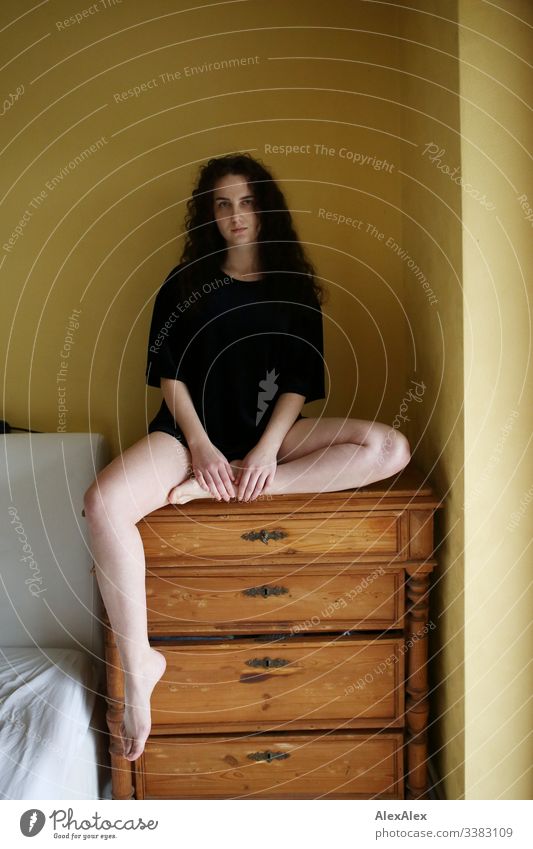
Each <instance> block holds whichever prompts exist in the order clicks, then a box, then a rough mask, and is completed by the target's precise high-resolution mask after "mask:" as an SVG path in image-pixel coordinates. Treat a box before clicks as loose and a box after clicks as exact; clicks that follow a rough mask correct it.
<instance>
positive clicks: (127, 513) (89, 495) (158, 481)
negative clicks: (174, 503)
mask: <svg viewBox="0 0 533 849" xmlns="http://www.w3.org/2000/svg"><path fill="white" fill-rule="evenodd" d="M190 462H191V454H190V451H189V449H188V448H187V447H186V446H185V445H182V443H181V442H179V441H178V440H177V439H176V438H175V437H173V436H171V435H170V434H168V433H164V432H162V431H153V432H152V433H149V434H148V435H147V436H145V437H143V439H140V440H139V441H138V442H135V443H134V444H133V445H131V446H130V447H129V448H127V449H126V450H125V451H124V452H123V453H122V454H119V456H118V457H115V458H114V460H112V461H111V463H109V465H107V466H106V467H105V468H104V469H102V471H101V472H99V474H98V475H97V477H96V479H95V481H94V483H93V484H92V485H91V486H90V487H89V489H88V490H87V492H86V493H85V514H86V515H89V514H92V515H93V516H95V515H97V516H101V515H102V511H105V513H106V514H109V518H111V516H112V515H115V514H116V513H117V512H118V513H119V514H120V516H121V518H127V519H128V520H130V521H134V522H135V523H137V522H138V521H140V519H142V518H143V517H144V516H146V515H147V514H148V513H151V512H152V510H157V509H158V508H159V507H162V506H163V505H164V504H167V503H168V500H167V496H168V493H169V492H170V490H171V489H172V488H173V487H175V486H177V485H178V484H180V483H182V482H183V481H184V480H185V479H186V478H187V477H188V476H189V473H190V468H191V467H190Z"/></svg>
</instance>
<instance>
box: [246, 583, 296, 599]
mask: <svg viewBox="0 0 533 849" xmlns="http://www.w3.org/2000/svg"><path fill="white" fill-rule="evenodd" d="M288 592H289V591H288V589H287V588H286V587H267V586H266V584H263V585H262V586H261V587H250V588H249V589H247V590H243V591H242V593H243V595H251V596H255V595H260V596H262V597H263V598H268V596H269V595H282V594H283V593H288Z"/></svg>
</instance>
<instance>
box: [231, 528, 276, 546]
mask: <svg viewBox="0 0 533 849" xmlns="http://www.w3.org/2000/svg"><path fill="white" fill-rule="evenodd" d="M286 536H287V534H286V533H285V531H265V529H264V528H263V530H261V531H247V533H245V534H241V539H248V540H250V541H251V542H253V541H254V540H256V539H260V540H261V542H264V543H265V545H268V541H269V539H283V537H286Z"/></svg>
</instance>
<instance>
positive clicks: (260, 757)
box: [248, 751, 290, 763]
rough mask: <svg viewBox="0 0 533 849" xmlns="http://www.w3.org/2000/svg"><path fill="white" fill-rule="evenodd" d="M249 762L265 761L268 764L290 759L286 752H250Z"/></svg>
mask: <svg viewBox="0 0 533 849" xmlns="http://www.w3.org/2000/svg"><path fill="white" fill-rule="evenodd" d="M248 757H249V758H250V760H251V761H266V762H267V763H270V762H271V761H281V760H283V759H284V758H290V754H289V753H288V752H269V751H266V752H251V754H249V755H248Z"/></svg>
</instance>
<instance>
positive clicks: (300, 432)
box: [278, 416, 391, 463]
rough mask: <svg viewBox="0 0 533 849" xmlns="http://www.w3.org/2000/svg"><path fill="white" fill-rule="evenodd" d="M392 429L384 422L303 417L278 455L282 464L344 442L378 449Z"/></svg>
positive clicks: (288, 435) (297, 422) (286, 439)
mask: <svg viewBox="0 0 533 849" xmlns="http://www.w3.org/2000/svg"><path fill="white" fill-rule="evenodd" d="M390 429H391V428H390V427H389V426H388V425H386V424H383V423H382V422H371V421H366V420H365V419H345V418H342V417H335V416H330V417H327V416H322V417H321V418H307V417H306V418H303V419H299V420H297V421H295V422H294V424H293V425H292V427H291V428H290V429H289V430H288V431H287V434H286V435H285V439H284V440H283V442H282V443H281V446H280V450H279V452H278V463H288V462H290V461H291V460H297V459H298V458H299V457H304V456H305V455H306V454H311V452H313V451H318V450H319V449H320V448H328V447H329V446H330V445H337V444H338V443H340V442H352V443H357V444H358V445H372V446H374V447H375V449H376V450H379V447H380V446H381V445H382V444H383V441H384V440H385V438H386V435H387V433H388V432H389V431H390Z"/></svg>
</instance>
